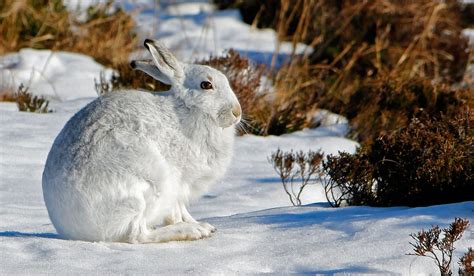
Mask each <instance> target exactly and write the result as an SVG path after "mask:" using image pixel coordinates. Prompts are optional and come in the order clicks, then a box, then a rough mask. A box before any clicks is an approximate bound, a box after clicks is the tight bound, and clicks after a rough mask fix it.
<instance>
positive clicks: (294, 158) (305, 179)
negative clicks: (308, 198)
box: [268, 149, 323, 206]
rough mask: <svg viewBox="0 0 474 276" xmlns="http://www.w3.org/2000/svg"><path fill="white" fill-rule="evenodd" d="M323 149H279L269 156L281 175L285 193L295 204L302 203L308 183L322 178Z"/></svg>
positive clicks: (269, 160) (270, 161) (276, 170)
mask: <svg viewBox="0 0 474 276" xmlns="http://www.w3.org/2000/svg"><path fill="white" fill-rule="evenodd" d="M322 160H323V153H322V152H321V151H316V152H315V151H309V152H307V153H304V152H303V151H298V152H293V150H291V151H289V152H284V151H282V150H280V149H278V150H277V151H276V152H273V153H272V155H271V156H270V157H268V162H269V163H270V164H271V165H272V166H273V169H274V170H275V172H276V173H277V174H278V176H279V177H280V180H281V183H282V185H283V189H284V190H285V193H286V194H287V195H288V198H289V199H290V202H291V204H293V206H300V205H301V194H302V193H303V191H304V189H305V187H306V186H307V185H308V184H311V183H314V182H315V181H316V180H317V179H319V178H321V176H322V171H321V161H322Z"/></svg>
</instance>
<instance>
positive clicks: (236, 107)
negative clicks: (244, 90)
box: [232, 104, 242, 124]
mask: <svg viewBox="0 0 474 276" xmlns="http://www.w3.org/2000/svg"><path fill="white" fill-rule="evenodd" d="M232 115H234V117H235V119H234V124H236V123H238V122H239V121H240V118H241V116H242V108H241V107H240V104H237V105H234V107H232Z"/></svg>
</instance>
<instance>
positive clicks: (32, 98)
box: [15, 84, 52, 113]
mask: <svg viewBox="0 0 474 276" xmlns="http://www.w3.org/2000/svg"><path fill="white" fill-rule="evenodd" d="M15 101H16V103H17V106H18V110H19V111H23V112H33V113H50V112H52V110H50V109H49V108H48V105H49V101H48V100H46V99H45V98H43V97H38V96H36V95H33V94H31V93H30V92H28V87H26V88H25V87H24V86H23V84H21V85H20V86H19V87H18V91H17V92H16V93H15Z"/></svg>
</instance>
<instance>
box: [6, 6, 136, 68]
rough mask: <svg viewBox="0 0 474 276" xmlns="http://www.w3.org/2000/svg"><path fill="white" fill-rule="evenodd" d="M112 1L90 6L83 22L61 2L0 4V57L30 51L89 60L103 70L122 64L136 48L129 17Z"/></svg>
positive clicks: (132, 25) (132, 26)
mask: <svg viewBox="0 0 474 276" xmlns="http://www.w3.org/2000/svg"><path fill="white" fill-rule="evenodd" d="M112 5H113V2H112V1H108V2H107V3H105V4H98V5H96V6H91V7H90V8H89V9H88V12H87V17H86V20H85V21H79V20H77V19H76V18H75V17H74V16H72V15H71V14H70V13H69V11H68V10H67V9H66V7H65V6H64V3H63V1H62V0H53V1H44V0H41V1H36V0H21V1H17V0H2V1H0V54H5V53H8V52H13V51H18V50H19V49H21V48H25V47H29V48H35V49H51V50H62V51H71V52H77V53H82V54H86V55H89V56H92V57H93V58H94V59H96V60H97V61H98V62H99V63H102V64H104V65H106V66H112V67H114V66H116V65H118V64H120V63H125V62H126V61H127V60H128V57H129V55H130V53H131V51H132V50H133V47H134V46H135V44H136V39H137V38H136V35H135V33H134V31H133V28H134V22H133V19H132V17H131V16H130V15H129V14H127V13H125V12H124V11H122V10H121V9H119V8H117V9H116V10H115V11H114V12H110V10H111V6H112Z"/></svg>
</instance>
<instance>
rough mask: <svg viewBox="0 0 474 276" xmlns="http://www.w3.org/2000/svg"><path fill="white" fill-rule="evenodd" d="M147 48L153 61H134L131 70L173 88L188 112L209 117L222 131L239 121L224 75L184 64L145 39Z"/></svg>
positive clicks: (153, 42)
mask: <svg viewBox="0 0 474 276" xmlns="http://www.w3.org/2000/svg"><path fill="white" fill-rule="evenodd" d="M144 44H145V47H146V48H147V49H148V51H150V53H151V55H152V57H153V61H132V63H131V64H130V65H131V66H132V68H134V69H138V70H141V71H143V72H145V73H147V74H148V75H150V76H152V77H153V78H154V79H156V80H159V81H161V82H163V83H165V84H168V85H171V90H170V91H171V93H173V94H174V95H175V96H176V97H177V98H179V99H181V100H182V101H183V102H184V104H185V105H186V106H187V107H188V108H190V109H198V110H199V111H201V112H203V113H206V114H208V115H209V116H211V117H212V118H213V120H214V121H215V122H216V123H217V124H218V125H219V126H220V127H223V128H226V127H230V126H232V125H235V124H237V123H238V122H239V121H240V119H241V116H242V109H241V107H240V104H239V101H238V100H237V97H236V96H235V94H234V92H233V91H232V89H231V88H230V85H229V81H228V80H227V78H226V77H225V76H224V74H222V73H221V72H219V71H218V70H216V69H214V68H211V67H209V66H205V65H197V64H184V63H181V62H179V61H178V60H177V59H176V58H175V57H174V55H173V54H172V53H171V52H170V51H169V50H168V49H167V48H166V47H164V46H163V45H162V44H161V43H159V42H158V41H154V40H151V39H146V40H145V43H144Z"/></svg>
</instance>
